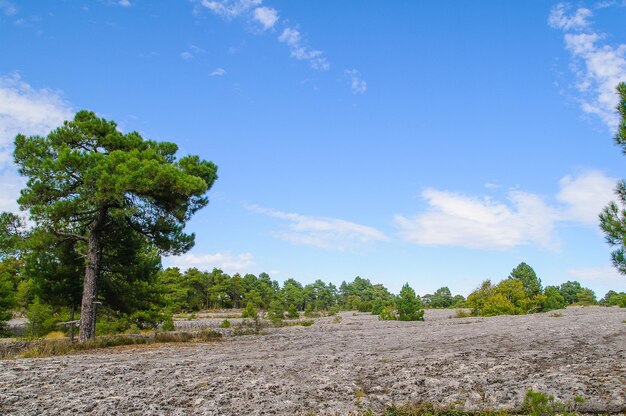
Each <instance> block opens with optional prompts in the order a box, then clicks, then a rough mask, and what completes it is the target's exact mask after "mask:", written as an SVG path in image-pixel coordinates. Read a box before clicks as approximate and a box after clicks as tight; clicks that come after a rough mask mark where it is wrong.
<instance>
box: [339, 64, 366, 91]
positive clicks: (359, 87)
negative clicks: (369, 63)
mask: <svg viewBox="0 0 626 416" xmlns="http://www.w3.org/2000/svg"><path fill="white" fill-rule="evenodd" d="M344 75H345V77H346V78H347V79H348V81H349V83H350V89H351V90H352V94H355V95H363V94H365V92H366V91H367V82H365V81H364V80H363V79H362V78H361V74H360V73H359V71H357V70H356V69H346V70H345V71H344Z"/></svg>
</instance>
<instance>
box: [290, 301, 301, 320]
mask: <svg viewBox="0 0 626 416" xmlns="http://www.w3.org/2000/svg"><path fill="white" fill-rule="evenodd" d="M299 317H300V313H299V312H298V310H297V309H296V307H295V306H294V304H293V303H292V304H291V305H289V308H288V309H287V319H298V318H299Z"/></svg>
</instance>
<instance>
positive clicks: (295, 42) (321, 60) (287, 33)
mask: <svg viewBox="0 0 626 416" xmlns="http://www.w3.org/2000/svg"><path fill="white" fill-rule="evenodd" d="M278 41H279V42H282V43H284V44H286V45H287V46H288V47H289V51H290V53H291V56H292V57H293V58H296V59H298V60H304V61H308V62H309V65H310V66H311V68H313V69H318V70H321V71H327V70H329V69H330V63H329V62H328V60H327V59H326V58H325V57H324V56H322V55H323V54H324V52H322V51H319V50H315V49H311V48H309V47H308V46H306V45H304V43H303V42H302V36H301V35H300V31H298V30H297V29H295V28H291V27H288V28H285V29H284V30H283V32H282V33H281V34H280V35H279V36H278Z"/></svg>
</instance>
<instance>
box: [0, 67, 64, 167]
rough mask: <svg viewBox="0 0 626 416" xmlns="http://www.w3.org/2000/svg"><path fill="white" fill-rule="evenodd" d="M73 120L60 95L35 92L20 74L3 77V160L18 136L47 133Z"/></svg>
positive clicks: (0, 129)
mask: <svg viewBox="0 0 626 416" xmlns="http://www.w3.org/2000/svg"><path fill="white" fill-rule="evenodd" d="M71 117H72V111H71V109H70V106H69V105H68V104H67V103H66V102H65V101H64V100H63V98H62V96H61V94H59V93H58V92H55V91H51V90H48V89H45V88H44V89H35V88H33V87H32V86H30V85H29V84H28V83H26V82H24V81H22V79H21V77H20V76H19V75H18V74H12V75H9V76H1V75H0V160H3V161H6V154H7V152H10V148H11V147H12V144H13V139H14V138H15V136H16V135H17V134H18V133H23V134H27V135H32V134H47V133H48V132H50V130H52V129H53V128H55V127H58V126H60V125H61V124H62V123H63V121H64V120H67V119H69V118H71ZM1 166H2V165H0V167H1Z"/></svg>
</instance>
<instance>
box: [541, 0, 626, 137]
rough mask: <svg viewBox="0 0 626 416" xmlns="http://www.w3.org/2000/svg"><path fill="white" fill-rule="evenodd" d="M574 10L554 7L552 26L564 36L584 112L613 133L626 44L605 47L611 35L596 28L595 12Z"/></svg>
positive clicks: (624, 71) (625, 69) (625, 70)
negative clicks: (597, 118)
mask: <svg viewBox="0 0 626 416" xmlns="http://www.w3.org/2000/svg"><path fill="white" fill-rule="evenodd" d="M606 7H610V6H608V5H607V6H606ZM571 9H572V8H571V6H570V5H568V4H564V3H561V4H558V5H556V6H554V8H553V9H552V11H551V13H550V16H549V18H548V23H549V24H550V26H552V27H554V28H556V29H560V30H562V31H563V33H564V40H565V47H566V48H567V50H569V52H570V53H571V56H572V68H573V71H574V75H575V77H576V85H575V88H576V90H577V93H578V97H577V100H578V101H579V103H580V106H581V108H582V110H583V112H585V113H586V114H593V115H596V116H597V117H599V118H600V119H601V120H602V122H603V123H604V124H605V125H606V126H607V127H608V128H610V129H612V130H613V129H615V128H616V127H617V125H618V122H619V118H618V115H617V113H616V111H615V107H616V106H617V103H618V96H617V93H616V90H615V88H616V86H617V85H618V84H619V83H620V82H624V81H626V45H625V44H619V45H609V44H603V42H605V40H606V38H607V36H606V35H605V34H604V33H602V32H599V31H597V30H595V29H594V28H593V25H592V23H591V18H592V17H593V12H592V11H591V10H590V9H587V8H584V7H581V8H578V9H576V10H575V11H571Z"/></svg>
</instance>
